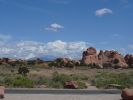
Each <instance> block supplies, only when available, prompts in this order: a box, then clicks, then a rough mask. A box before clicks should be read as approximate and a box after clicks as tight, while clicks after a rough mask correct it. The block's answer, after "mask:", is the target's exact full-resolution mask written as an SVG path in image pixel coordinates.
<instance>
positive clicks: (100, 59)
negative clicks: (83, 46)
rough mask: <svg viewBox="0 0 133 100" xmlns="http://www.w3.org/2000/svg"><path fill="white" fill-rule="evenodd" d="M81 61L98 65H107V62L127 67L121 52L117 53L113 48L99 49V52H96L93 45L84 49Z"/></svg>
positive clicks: (117, 66) (119, 66) (118, 66)
mask: <svg viewBox="0 0 133 100" xmlns="http://www.w3.org/2000/svg"><path fill="white" fill-rule="evenodd" d="M82 63H84V64H87V65H88V64H97V65H100V66H104V65H106V66H107V64H108V65H109V66H111V67H112V66H113V67H116V68H127V67H128V65H127V64H126V61H125V59H124V57H123V56H122V55H121V54H119V53H118V52H117V51H114V50H111V51H108V50H105V51H102V50H101V51H100V52H99V54H97V50H96V49H95V48H93V47H90V48H88V49H87V50H86V51H84V52H83V57H82ZM100 68H102V67H100Z"/></svg>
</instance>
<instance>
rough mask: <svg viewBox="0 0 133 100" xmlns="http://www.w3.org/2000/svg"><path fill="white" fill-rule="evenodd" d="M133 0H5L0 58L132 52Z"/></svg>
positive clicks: (0, 11)
mask: <svg viewBox="0 0 133 100" xmlns="http://www.w3.org/2000/svg"><path fill="white" fill-rule="evenodd" d="M132 18H133V0H0V48H1V49H0V57H17V58H26V59H28V58H32V57H40V56H47V55H52V56H62V57H71V58H79V57H81V53H82V51H83V50H85V49H86V48H87V47H89V46H94V47H96V48H97V49H98V50H100V49H103V50H105V49H114V50H117V51H120V52H121V53H122V54H125V53H133V20H132Z"/></svg>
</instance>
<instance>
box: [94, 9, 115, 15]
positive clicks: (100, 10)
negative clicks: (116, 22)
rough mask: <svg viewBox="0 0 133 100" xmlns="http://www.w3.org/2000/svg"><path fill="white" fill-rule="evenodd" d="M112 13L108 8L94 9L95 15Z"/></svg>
mask: <svg viewBox="0 0 133 100" xmlns="http://www.w3.org/2000/svg"><path fill="white" fill-rule="evenodd" d="M112 13H113V11H112V10H111V9H108V8H102V9H98V10H96V11H95V15H96V16H104V15H106V14H112Z"/></svg>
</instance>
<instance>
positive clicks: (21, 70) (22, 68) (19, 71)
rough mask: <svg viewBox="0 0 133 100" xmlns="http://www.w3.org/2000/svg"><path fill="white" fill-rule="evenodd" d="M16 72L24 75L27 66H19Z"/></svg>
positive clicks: (27, 70)
mask: <svg viewBox="0 0 133 100" xmlns="http://www.w3.org/2000/svg"><path fill="white" fill-rule="evenodd" d="M18 73H19V74H21V75H23V76H26V75H27V73H29V69H28V68H27V67H20V68H19V69H18Z"/></svg>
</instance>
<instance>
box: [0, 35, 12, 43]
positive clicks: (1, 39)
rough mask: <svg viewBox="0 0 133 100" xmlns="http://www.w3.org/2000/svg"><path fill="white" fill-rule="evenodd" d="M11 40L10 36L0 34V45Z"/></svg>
mask: <svg viewBox="0 0 133 100" xmlns="http://www.w3.org/2000/svg"><path fill="white" fill-rule="evenodd" d="M10 39H11V36H10V35H4V34H0V43H3V42H6V41H8V40H10Z"/></svg>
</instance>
